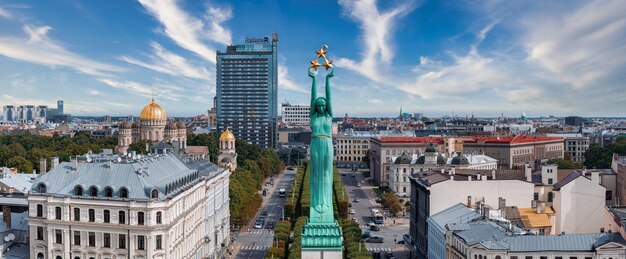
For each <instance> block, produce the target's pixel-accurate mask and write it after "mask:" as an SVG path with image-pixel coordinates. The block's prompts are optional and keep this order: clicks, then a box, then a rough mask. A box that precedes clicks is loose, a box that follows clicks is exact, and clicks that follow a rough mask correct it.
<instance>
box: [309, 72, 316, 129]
mask: <svg viewBox="0 0 626 259" xmlns="http://www.w3.org/2000/svg"><path fill="white" fill-rule="evenodd" d="M309 77H311V78H312V79H313V84H312V85H311V109H310V111H309V117H313V115H314V114H315V99H317V82H316V80H315V73H313V72H311V68H309Z"/></svg>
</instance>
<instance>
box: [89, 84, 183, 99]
mask: <svg viewBox="0 0 626 259" xmlns="http://www.w3.org/2000/svg"><path fill="white" fill-rule="evenodd" d="M99 81H100V82H102V83H105V84H106V85H108V86H110V87H113V88H115V89H120V90H124V91H127V92H130V93H133V94H136V95H139V96H143V97H148V98H150V97H152V94H153V93H155V94H157V96H158V97H159V98H163V99H166V100H172V101H178V100H180V97H181V95H180V94H178V93H175V92H174V91H172V90H171V89H169V88H168V87H167V86H164V85H155V86H147V85H144V84H141V83H137V82H133V81H117V80H113V79H108V78H101V79H99Z"/></svg>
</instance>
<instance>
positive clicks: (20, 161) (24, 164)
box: [7, 156, 33, 173]
mask: <svg viewBox="0 0 626 259" xmlns="http://www.w3.org/2000/svg"><path fill="white" fill-rule="evenodd" d="M7 165H8V166H9V167H15V168H17V171H18V172H20V173H32V172H33V164H32V163H31V162H30V161H28V160H26V158H24V157H22V156H14V157H12V158H10V159H9V161H8V163H7Z"/></svg>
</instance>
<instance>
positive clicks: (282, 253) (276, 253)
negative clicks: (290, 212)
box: [266, 221, 291, 258]
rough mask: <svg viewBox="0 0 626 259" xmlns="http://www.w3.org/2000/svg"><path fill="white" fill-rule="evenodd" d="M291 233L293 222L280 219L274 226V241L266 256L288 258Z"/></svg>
mask: <svg viewBox="0 0 626 259" xmlns="http://www.w3.org/2000/svg"><path fill="white" fill-rule="evenodd" d="M290 234H291V222H290V221H279V222H278V223H276V227H275V228H274V242H273V244H272V247H270V248H269V249H268V250H267V254H266V258H286V255H287V252H288V250H287V244H288V243H289V235H290Z"/></svg>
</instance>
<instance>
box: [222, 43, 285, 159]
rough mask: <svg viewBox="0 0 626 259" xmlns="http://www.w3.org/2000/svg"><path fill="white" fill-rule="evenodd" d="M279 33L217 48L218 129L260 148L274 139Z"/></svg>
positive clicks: (273, 143) (273, 145)
mask: <svg viewBox="0 0 626 259" xmlns="http://www.w3.org/2000/svg"><path fill="white" fill-rule="evenodd" d="M277 55H278V34H276V33H273V34H272V37H271V38H269V37H264V38H247V39H246V42H245V44H242V45H232V46H227V47H226V51H224V52H222V51H217V76H216V78H217V130H218V131H220V132H221V131H224V130H226V128H229V129H230V131H232V132H233V133H234V134H235V135H236V136H237V137H238V138H241V139H244V140H245V141H247V142H248V143H251V144H257V145H259V146H260V147H262V148H275V147H276V142H277V131H276V127H277V117H278V105H277V101H278V100H277V99H278V97H277V93H278V89H277V88H278V56H277Z"/></svg>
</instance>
